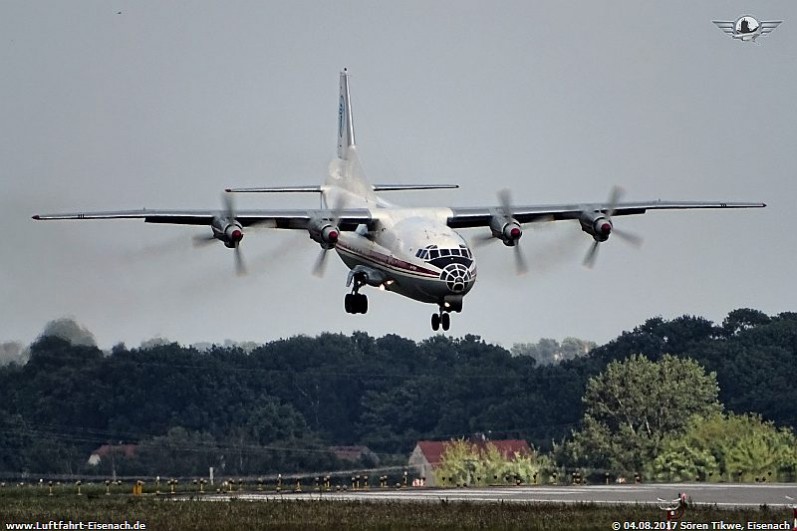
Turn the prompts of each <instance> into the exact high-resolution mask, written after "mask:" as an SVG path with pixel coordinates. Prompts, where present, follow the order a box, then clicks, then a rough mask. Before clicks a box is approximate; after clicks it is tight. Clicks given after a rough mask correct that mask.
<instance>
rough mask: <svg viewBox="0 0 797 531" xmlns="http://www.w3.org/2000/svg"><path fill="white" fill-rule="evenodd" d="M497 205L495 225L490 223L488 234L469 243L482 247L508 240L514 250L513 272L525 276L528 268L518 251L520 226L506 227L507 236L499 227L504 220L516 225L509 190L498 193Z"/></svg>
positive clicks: (523, 257) (521, 232) (475, 237)
mask: <svg viewBox="0 0 797 531" xmlns="http://www.w3.org/2000/svg"><path fill="white" fill-rule="evenodd" d="M498 203H499V205H500V208H499V210H500V216H499V217H494V218H493V219H494V220H495V221H497V223H496V224H493V223H491V225H490V234H477V235H476V236H474V237H473V238H471V243H472V244H473V246H474V247H482V246H484V245H487V244H488V243H493V242H495V241H496V240H502V241H504V242H506V241H507V240H506V239H504V238H510V241H511V242H512V244H511V246H512V247H514V248H515V253H514V254H515V272H516V273H517V274H518V275H525V274H526V273H528V270H529V268H528V264H527V263H526V257H525V255H524V254H523V251H521V249H520V237H521V236H522V235H523V231H522V230H521V228H520V225H519V224H516V225H515V226H514V227H508V230H509V233H508V234H505V233H504V231H505V230H506V228H505V227H501V226H500V225H502V224H504V221H506V220H511V222H512V223H516V222H515V221H514V208H512V193H511V192H510V191H509V189H507V188H504V189H502V190H499V191H498ZM502 236H503V237H502Z"/></svg>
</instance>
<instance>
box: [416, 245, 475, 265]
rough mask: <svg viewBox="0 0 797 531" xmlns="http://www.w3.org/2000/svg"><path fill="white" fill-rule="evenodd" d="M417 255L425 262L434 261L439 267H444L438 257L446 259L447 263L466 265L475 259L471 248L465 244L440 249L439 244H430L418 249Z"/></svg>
mask: <svg viewBox="0 0 797 531" xmlns="http://www.w3.org/2000/svg"><path fill="white" fill-rule="evenodd" d="M415 256H416V257H418V258H420V259H421V260H423V261H425V262H433V263H434V264H435V265H437V266H438V267H443V266H442V265H440V264H438V263H437V262H436V260H438V259H439V260H444V261H445V264H449V263H452V262H457V263H462V264H465V265H470V264H471V263H472V260H473V255H472V254H471V252H470V249H468V247H467V246H465V245H460V246H459V247H454V248H451V249H439V248H438V247H437V245H428V246H426V247H424V248H423V249H418V252H416V253H415Z"/></svg>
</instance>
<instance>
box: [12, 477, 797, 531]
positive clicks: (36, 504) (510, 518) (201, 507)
mask: <svg viewBox="0 0 797 531" xmlns="http://www.w3.org/2000/svg"><path fill="white" fill-rule="evenodd" d="M104 493H105V489H104V487H103V488H99V487H95V488H94V489H86V490H85V491H84V493H83V495H82V496H77V495H76V494H75V493H74V492H73V491H71V490H70V491H69V492H61V493H56V494H55V495H54V496H48V495H47V489H46V488H44V489H42V488H35V487H29V488H13V489H8V488H7V489H4V491H2V492H0V525H1V526H2V527H1V528H0V529H6V525H5V524H8V523H35V522H42V523H48V522H50V521H55V522H59V521H72V522H86V523H87V522H89V521H93V522H102V523H121V522H125V521H127V522H129V523H131V524H132V523H135V522H136V521H139V522H142V523H144V524H146V529H154V530H171V529H197V530H214V531H219V530H241V529H266V528H269V529H286V528H292V529H296V528H327V529H391V530H392V529H396V530H398V529H441V528H446V529H603V530H610V529H613V527H612V525H613V524H614V523H615V522H619V523H620V529H664V528H663V527H661V524H660V522H664V520H665V517H664V513H663V512H662V511H661V510H659V509H658V508H656V507H655V506H649V505H624V506H606V505H596V504H580V505H569V504H553V503H546V504H539V503H535V504H531V503H503V504H502V503H476V502H430V503H409V502H393V501H391V502H354V501H332V500H321V501H319V500H313V501H301V500H300V501H295V500H283V501H268V502H264V501H256V502H252V501H240V500H233V501H229V502H228V501H213V502H211V501H201V500H189V501H175V500H171V499H169V497H168V496H165V497H164V496H161V497H155V496H153V495H145V496H140V497H133V496H131V495H129V494H127V493H120V492H116V493H113V494H111V495H110V496H106V495H105V494H104ZM719 520H722V521H724V522H725V523H732V522H733V523H741V524H742V525H743V529H747V522H748V521H755V522H762V523H764V522H767V523H775V522H780V523H781V524H782V523H783V522H784V521H789V523H791V514H790V512H788V511H784V510H783V508H774V509H770V508H767V507H761V508H757V509H719V508H716V507H705V506H697V507H690V508H689V509H687V511H686V514H685V515H684V517H683V518H682V520H681V522H680V523H681V525H680V526H679V527H678V529H682V528H684V526H683V523H684V522H687V521H688V522H693V523H695V522H696V523H706V524H708V529H713V528H712V526H711V522H713V521H719ZM626 523H627V524H628V525H624V524H626ZM632 524H636V525H635V527H632ZM640 524H641V525H640ZM657 526H658V527H657ZM43 528H44V527H43ZM672 528H674V527H671V529H672ZM694 528H695V527H693V529H694Z"/></svg>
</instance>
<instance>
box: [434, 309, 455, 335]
mask: <svg viewBox="0 0 797 531" xmlns="http://www.w3.org/2000/svg"><path fill="white" fill-rule="evenodd" d="M441 326H442V327H443V330H444V331H447V330H448V329H449V327H450V326H451V316H450V315H449V314H448V313H447V312H444V311H443V309H442V308H440V313H433V314H432V330H434V331H435V332H437V331H438V330H439V329H440V327H441Z"/></svg>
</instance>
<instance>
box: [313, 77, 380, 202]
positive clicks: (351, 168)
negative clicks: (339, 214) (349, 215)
mask: <svg viewBox="0 0 797 531" xmlns="http://www.w3.org/2000/svg"><path fill="white" fill-rule="evenodd" d="M325 184H326V188H327V190H328V191H329V190H330V188H331V187H334V188H337V189H340V190H345V191H346V192H347V193H348V194H350V195H353V196H356V197H357V201H364V202H365V203H375V202H376V201H377V198H376V195H375V194H374V190H373V188H372V187H371V185H370V184H368V181H367V180H366V179H365V174H364V172H363V169H362V165H361V164H360V157H359V155H358V154H357V146H356V145H355V143H354V121H353V119H352V112H351V96H350V94H349V71H348V70H347V69H345V68H344V69H343V71H342V72H341V73H340V100H339V103H338V158H337V159H333V160H332V162H331V163H330V165H329V176H328V177H327V180H326V183H325ZM324 195H325V196H326V195H327V194H324ZM326 199H327V198H326V197H325V198H324V200H325V201H326ZM336 201H337V200H336V199H335V200H333V201H332V204H335V202H336ZM346 201H350V202H351V201H354V198H349V199H347V200H346ZM327 203H329V201H327Z"/></svg>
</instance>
